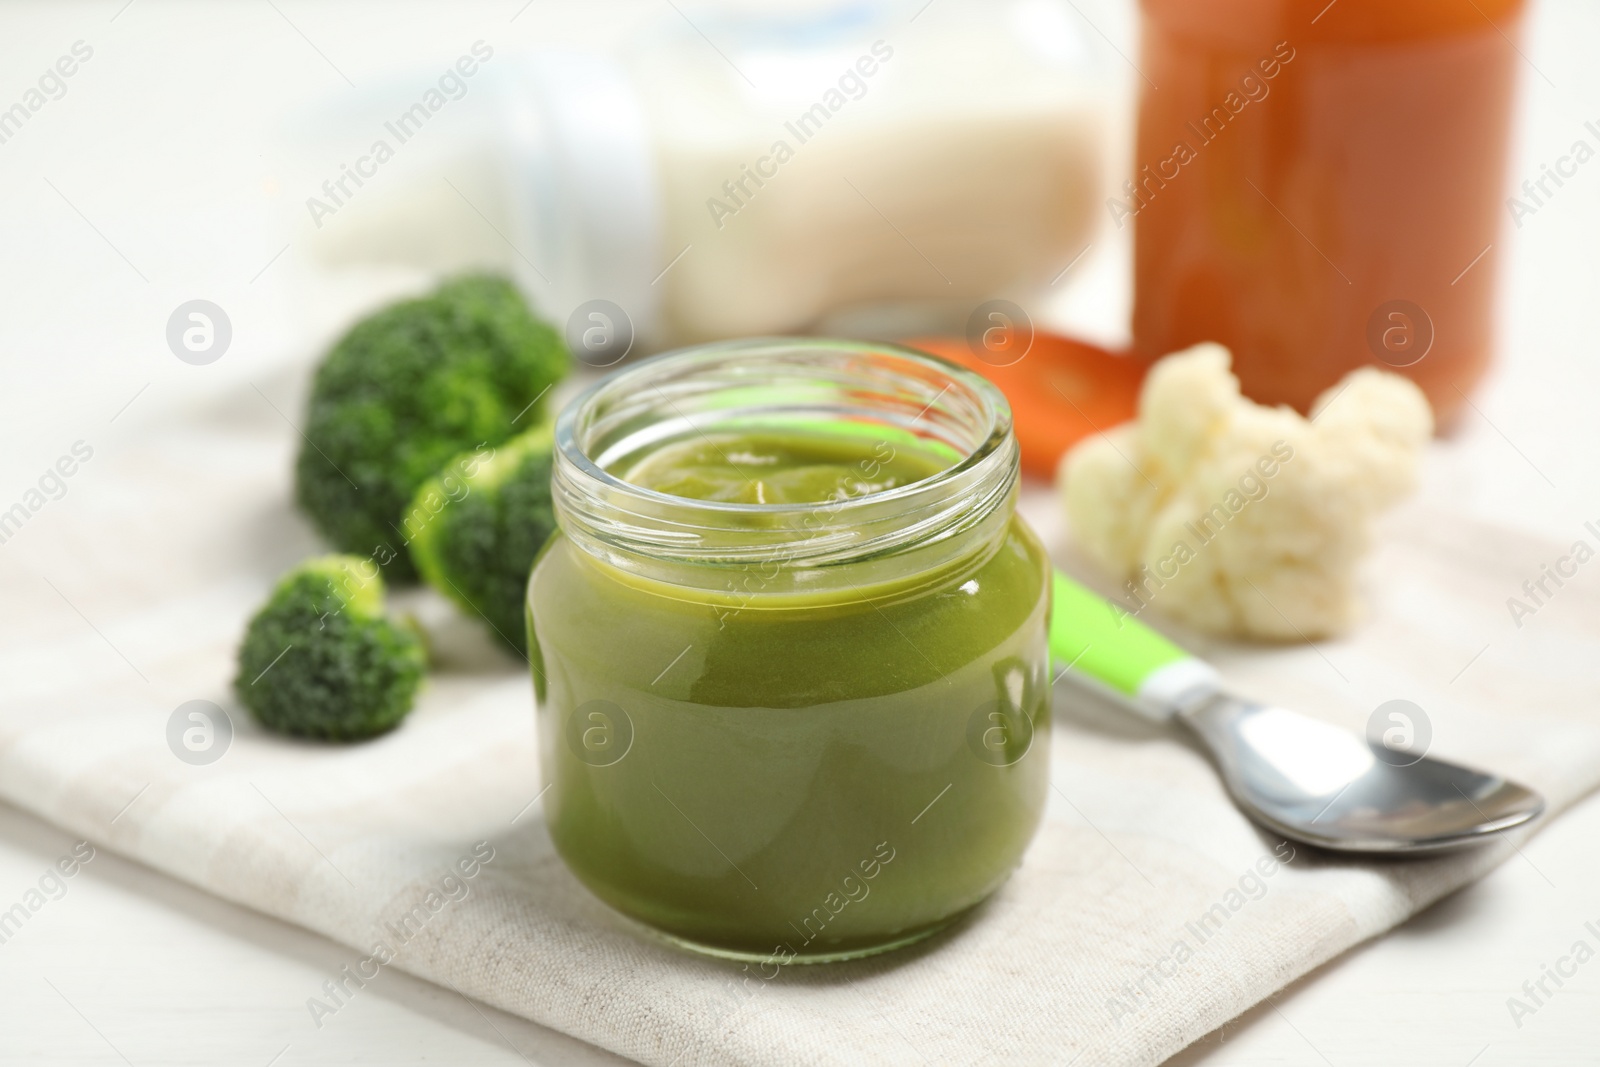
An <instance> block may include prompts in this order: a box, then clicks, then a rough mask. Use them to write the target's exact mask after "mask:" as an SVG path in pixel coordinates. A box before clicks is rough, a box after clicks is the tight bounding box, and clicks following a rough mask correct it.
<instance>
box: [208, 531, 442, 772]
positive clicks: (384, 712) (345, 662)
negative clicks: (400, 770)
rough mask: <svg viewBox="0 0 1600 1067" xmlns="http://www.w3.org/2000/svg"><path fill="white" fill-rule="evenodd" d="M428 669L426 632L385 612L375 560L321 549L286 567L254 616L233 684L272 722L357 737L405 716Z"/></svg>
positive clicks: (313, 733) (292, 729) (305, 732)
mask: <svg viewBox="0 0 1600 1067" xmlns="http://www.w3.org/2000/svg"><path fill="white" fill-rule="evenodd" d="M426 669H427V656H426V653H425V652H424V650H423V646H422V640H421V638H419V637H418V636H417V635H416V634H415V633H413V632H412V631H410V630H408V629H406V628H405V627H403V626H397V625H396V624H394V623H392V622H390V621H389V620H388V619H386V618H385V617H384V615H383V580H382V579H381V578H379V577H378V576H377V569H376V567H375V566H374V565H373V564H372V562H371V561H370V560H363V559H360V558H358V557H356V556H321V557H319V558H317V559H312V560H308V561H306V562H305V563H302V564H301V565H300V566H298V567H296V568H295V569H294V570H292V571H290V572H289V573H288V574H286V575H284V577H283V579H282V580H281V581H279V582H278V585H277V588H275V589H274V590H273V591H272V596H271V597H269V598H268V599H267V602H266V603H265V604H264V605H262V607H261V610H260V611H258V612H256V615H255V618H253V619H251V620H250V626H249V628H248V629H247V630H246V631H245V635H244V642H243V643H242V644H241V645H240V646H239V675H238V677H237V678H235V679H234V682H233V687H234V691H235V692H236V693H237V694H238V696H239V700H240V701H241V702H242V703H243V704H244V705H245V707H247V708H249V709H250V711H251V713H252V714H253V715H255V717H256V720H257V721H258V722H260V723H261V725H263V726H265V727H266V728H267V729H269V730H276V731H277V732H279V733H284V734H293V735H295V736H297V737H316V738H322V739H325V740H330V741H353V740H357V739H359V738H364V737H372V736H373V735H375V734H381V733H383V732H384V731H385V730H389V729H392V728H393V727H394V726H395V725H396V724H397V723H399V721H400V720H401V719H403V718H405V716H406V713H407V712H409V711H410V710H411V704H412V701H413V699H415V697H416V695H417V687H418V686H419V685H420V684H421V683H422V676H423V674H424V672H425V671H426Z"/></svg>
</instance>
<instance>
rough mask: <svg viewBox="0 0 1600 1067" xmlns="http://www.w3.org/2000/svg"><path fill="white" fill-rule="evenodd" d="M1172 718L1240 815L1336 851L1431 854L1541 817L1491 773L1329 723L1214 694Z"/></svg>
mask: <svg viewBox="0 0 1600 1067" xmlns="http://www.w3.org/2000/svg"><path fill="white" fill-rule="evenodd" d="M1176 718H1178V719H1179V720H1180V721H1182V722H1183V723H1184V724H1186V725H1187V726H1188V727H1189V728H1190V729H1191V730H1193V731H1194V732H1195V734H1196V735H1198V736H1199V738H1200V740H1201V741H1202V742H1204V743H1205V745H1206V747H1207V748H1208V749H1209V750H1210V751H1211V755H1212V758H1213V759H1214V760H1215V761H1216V763H1217V766H1218V768H1219V769H1220V770H1221V772H1222V777H1223V780H1224V782H1225V783H1226V784H1227V787H1228V791H1229V792H1230V793H1231V794H1232V795H1233V798H1234V801H1235V802H1236V803H1237V804H1238V805H1239V806H1240V807H1241V808H1242V809H1244V811H1245V813H1246V814H1248V815H1250V816H1251V817H1252V818H1253V819H1255V820H1256V821H1258V822H1260V823H1261V824H1262V825H1264V826H1266V827H1268V828H1270V829H1272V830H1275V831H1277V832H1278V833H1280V834H1283V835H1284V836H1285V837H1289V838H1293V839H1295V840H1298V841H1304V842H1307V843H1309V844H1313V845H1318V846H1320V847H1322V848H1328V849H1335V850H1338V851H1344V852H1389V853H1411V852H1430V851H1438V850H1441V849H1449V848H1457V847H1460V846H1463V845H1470V844H1475V843H1479V842H1483V841H1486V840H1488V839H1489V838H1490V837H1491V836H1492V835H1494V834H1497V833H1501V832H1502V831H1505V830H1510V829H1512V828H1514V827H1517V826H1522V825H1524V824H1526V823H1528V822H1531V821H1532V820H1533V819H1535V818H1537V817H1538V816H1539V814H1540V813H1541V812H1543V811H1544V798H1543V797H1542V796H1540V795H1539V794H1538V793H1536V792H1534V791H1533V790H1531V789H1528V788H1527V787H1526V786H1522V785H1519V784H1518V783H1516V782H1513V781H1511V780H1510V779H1507V778H1504V777H1501V776H1499V775H1493V774H1485V773H1483V772H1481V771H1475V770H1472V769H1470V768H1467V767H1462V766H1459V765H1457V764H1454V763H1448V762H1446V761H1444V760H1441V759H1435V758H1433V757H1431V756H1424V755H1415V756H1414V758H1413V756H1412V755H1405V754H1402V755H1401V756H1400V757H1399V758H1396V754H1395V753H1394V752H1393V750H1389V749H1384V748H1382V746H1380V745H1376V744H1373V743H1370V742H1368V741H1366V740H1365V739H1363V738H1359V737H1357V736H1355V735H1354V734H1351V733H1349V732H1347V731H1345V730H1341V729H1339V728H1338V727H1336V726H1330V725H1329V724H1327V723H1324V722H1319V721H1318V720H1316V719H1312V718H1309V717H1307V716H1305V715H1300V714H1297V713H1295V712H1292V711H1288V710H1285V709H1283V708H1278V707H1272V706H1269V705H1263V704H1257V703H1254V702H1252V701H1248V700H1243V699H1241V698H1239V697H1236V696H1233V695H1231V694H1229V693H1225V692H1218V693H1214V694H1213V695H1211V696H1209V697H1207V698H1206V699H1204V700H1202V701H1199V702H1197V703H1195V704H1193V705H1191V706H1189V707H1186V708H1182V709H1179V710H1178V711H1177V715H1176Z"/></svg>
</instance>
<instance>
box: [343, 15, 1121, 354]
mask: <svg viewBox="0 0 1600 1067" xmlns="http://www.w3.org/2000/svg"><path fill="white" fill-rule="evenodd" d="M677 6H678V7H679V8H680V9H681V12H682V14H679V13H677V12H673V11H672V10H671V9H668V10H667V11H666V13H665V15H664V18H663V20H662V21H660V22H659V23H658V24H656V25H653V26H651V27H650V29H649V30H648V31H646V32H642V33H639V34H636V35H635V36H633V37H632V38H631V39H630V40H629V41H628V43H627V44H626V45H625V47H623V48H622V49H620V50H618V51H617V52H616V53H615V54H604V53H598V52H591V53H577V52H571V51H563V52H550V51H547V52H543V53H536V54H534V55H531V56H526V55H525V56H511V55H509V54H507V55H506V56H505V57H504V59H501V58H500V57H499V56H497V57H496V60H495V61H493V62H491V63H487V64H485V65H484V66H485V68H489V67H494V68H495V72H494V77H495V82H494V84H495V91H494V92H493V93H492V94H490V97H489V98H480V99H481V100H482V101H483V102H481V103H480V104H479V105H477V106H479V107H480V108H481V107H484V106H485V104H488V109H489V110H491V111H493V112H494V114H493V117H492V118H490V119H489V120H488V121H486V122H485V121H483V120H482V119H480V120H478V122H477V126H478V127H481V129H482V130H488V131H491V132H490V133H489V139H490V141H491V142H492V149H493V151H492V153H489V155H492V156H493V157H494V162H493V163H492V168H494V169H498V170H499V172H500V177H501V179H502V182H503V192H504V194H505V197H504V201H503V203H501V204H499V205H492V204H491V203H490V200H491V199H492V198H491V197H490V196H489V195H488V193H484V194H483V199H475V202H474V203H473V205H472V206H473V207H474V209H476V210H477V211H478V212H479V213H480V214H482V215H484V216H485V217H486V218H488V219H492V220H494V221H493V225H495V226H496V227H503V229H502V232H503V233H504V235H505V237H506V238H507V242H506V243H509V244H510V245H512V246H513V247H514V248H515V249H516V250H517V251H518V253H519V254H518V255H515V256H508V257H507V258H506V260H505V261H504V263H503V264H502V265H503V266H505V267H507V268H508V269H511V270H512V271H514V272H515V273H516V275H517V277H518V278H519V280H520V282H521V283H522V284H523V286H524V288H525V289H526V290H527V291H528V293H529V294H530V296H531V297H532V298H533V300H534V302H535V304H536V305H537V306H539V308H540V309H541V310H542V311H543V313H544V314H546V315H547V316H549V317H551V318H552V319H553V320H554V321H556V322H557V323H558V324H567V326H568V336H569V339H575V334H574V331H573V323H574V322H576V323H577V324H578V326H579V327H580V328H582V327H583V326H585V325H587V324H589V323H591V322H592V323H594V324H596V325H598V326H600V327H602V329H601V330H600V331H599V332H598V333H596V334H595V335H594V336H601V335H605V336H610V335H611V333H613V332H614V333H616V334H618V335H619V336H626V335H627V334H628V333H629V332H631V335H632V337H633V338H634V339H635V340H636V342H637V348H638V349H640V350H642V349H648V348H659V347H664V346H668V345H679V344H685V343H690V342H700V341H708V340H715V339H721V338H730V337H737V336H745V335H751V334H780V333H797V332H805V331H813V330H829V331H842V332H844V333H852V334H857V335H861V334H879V335H882V334H886V333H887V334H892V333H895V332H900V331H912V330H924V329H948V328H951V327H955V328H959V327H960V326H961V324H963V323H964V322H965V321H966V319H967V317H968V315H969V314H971V313H972V311H973V310H974V308H975V307H976V305H977V304H979V303H980V302H982V301H984V300H987V299H990V298H995V297H1005V298H1009V299H1012V300H1016V301H1018V302H1021V301H1024V300H1027V299H1028V298H1030V297H1031V296H1034V295H1036V294H1037V293H1038V292H1039V291H1040V290H1042V289H1044V288H1046V287H1048V286H1049V285H1050V283H1051V281H1052V279H1054V278H1056V277H1057V276H1058V275H1059V274H1060V272H1061V271H1062V270H1063V269H1064V268H1065V267H1066V266H1067V265H1068V264H1069V263H1071V262H1072V261H1073V260H1074V258H1075V257H1076V256H1077V255H1078V254H1079V253H1080V252H1081V251H1083V249H1084V248H1085V246H1086V245H1087V244H1088V242H1089V241H1090V239H1091V231H1092V229H1093V227H1094V225H1095V220H1096V218H1097V209H1096V205H1097V203H1098V200H1099V191H1100V188H1101V184H1102V182H1101V178H1102V169H1103V159H1102V140H1103V136H1102V125H1103V118H1104V114H1103V113H1104V101H1105V93H1104V89H1103V85H1104V78H1103V72H1102V70H1101V62H1100V60H1099V57H1098V55H1097V54H1096V53H1095V52H1094V51H1093V50H1092V49H1091V47H1090V44H1089V39H1088V36H1087V35H1088V33H1089V32H1091V31H1089V30H1088V29H1087V27H1086V25H1085V23H1084V22H1083V21H1082V19H1081V18H1080V17H1079V16H1078V15H1077V14H1075V13H1074V12H1073V10H1072V8H1071V6H1070V5H1068V4H1066V3H1065V2H1063V0H932V3H925V0H904V2H901V0H854V2H845V3H841V2H838V0H824V2H822V3H820V4H819V3H803V4H802V3H788V4H782V3H773V2H772V0H767V2H766V3H763V4H760V5H755V4H727V3H723V4H720V5H713V6H707V5H705V4H692V3H689V2H680V3H679V4H678V5H677ZM497 63H498V66H496V64H497ZM486 72H487V71H486ZM490 99H492V104H490V103H488V101H489V100H490ZM454 106H455V105H452V107H454ZM464 110H465V109H463V111H464ZM459 128H461V129H466V128H468V127H467V126H465V125H462V126H460V127H459ZM464 136H470V137H477V138H479V139H482V138H483V137H484V136H485V134H484V133H483V132H479V133H476V134H467V135H464ZM468 154H471V153H468ZM476 155H477V156H478V157H479V158H480V169H481V166H482V163H483V161H484V160H487V159H488V155H486V154H485V153H483V152H481V151H480V152H478V153H476ZM470 183H471V178H470V176H469V177H457V178H455V179H453V180H452V184H453V185H455V186H456V188H457V189H458V190H460V191H461V193H462V195H467V190H468V189H469V188H477V189H485V188H487V185H486V184H485V183H483V182H478V183H476V184H470ZM435 185H437V186H438V188H436V189H434V192H436V193H438V195H439V197H440V201H439V206H440V208H441V209H443V208H445V207H447V206H448V205H449V203H450V202H452V201H454V200H456V199H457V198H456V195H455V193H454V192H452V191H451V190H449V189H445V188H444V186H443V185H439V184H438V183H437V180H435ZM430 195H431V194H430ZM473 196H474V197H475V198H476V197H477V194H473ZM428 214H429V211H428V210H427V209H426V208H423V207H421V206H420V205H419V207H418V208H415V209H408V210H406V211H404V212H389V213H386V221H385V224H384V227H383V231H384V232H385V233H386V234H387V236H386V238H385V239H386V240H388V241H390V242H391V243H392V242H393V241H394V240H395V237H394V232H395V231H394V229H393V227H394V226H396V225H405V224H407V223H406V221H405V220H407V219H411V220H415V219H418V218H419V216H426V215H428ZM440 217H443V216H442V215H441V216H440ZM468 223H469V224H470V225H478V223H476V222H475V221H473V220H468ZM329 228H330V229H331V228H332V227H331V225H330V227H329ZM352 232H354V231H352ZM342 258H343V257H342ZM445 258H446V259H448V258H449V257H445ZM596 301H607V302H609V306H603V305H598V304H596V303H595V302H596ZM596 308H598V309H599V311H598V314H600V315H601V318H595V317H594V315H595V314H596V313H597V312H596V311H595V309H596ZM617 308H620V309H621V312H622V316H623V317H625V320H626V321H615V320H617V319H618V318H619V316H618V315H617V313H616V309H617ZM579 354H580V355H584V353H583V352H581V351H580V353H579ZM618 358H620V356H619V357H618ZM596 361H598V362H604V360H591V362H596Z"/></svg>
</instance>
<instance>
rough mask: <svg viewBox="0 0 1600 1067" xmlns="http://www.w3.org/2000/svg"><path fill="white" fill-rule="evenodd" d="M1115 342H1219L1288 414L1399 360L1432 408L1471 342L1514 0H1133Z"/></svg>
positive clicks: (1169, 345) (1461, 397)
mask: <svg viewBox="0 0 1600 1067" xmlns="http://www.w3.org/2000/svg"><path fill="white" fill-rule="evenodd" d="M1141 6H1142V8H1143V12H1144V35H1143V41H1144V43H1143V62H1142V64H1141V66H1142V69H1143V71H1144V73H1145V75H1146V77H1147V79H1148V81H1149V82H1151V83H1153V85H1154V86H1158V87H1159V88H1147V90H1146V91H1145V93H1144V96H1143V100H1142V102H1141V105H1140V110H1139V134H1138V149H1137V152H1138V155H1137V159H1136V166H1137V167H1138V170H1137V173H1136V174H1135V175H1134V177H1133V179H1132V180H1131V181H1130V182H1129V183H1127V184H1126V185H1125V186H1124V189H1123V195H1122V199H1121V200H1120V201H1113V203H1112V206H1111V210H1112V214H1113V216H1114V217H1117V218H1118V221H1119V223H1120V222H1122V221H1124V220H1125V219H1127V218H1132V219H1133V225H1134V240H1135V275H1136V280H1135V293H1134V315H1133V334H1134V345H1135V347H1136V348H1137V349H1138V350H1139V352H1140V353H1141V355H1143V356H1145V357H1147V358H1150V359H1155V358H1159V357H1161V356H1164V355H1166V354H1167V353H1169V352H1174V351H1177V350H1178V349H1181V348H1185V347H1188V346H1189V345H1191V344H1194V343H1197V342H1200V341H1219V342H1221V343H1222V344H1224V345H1227V346H1228V348H1230V349H1231V350H1232V351H1233V357H1234V370H1235V371H1236V372H1237V373H1238V375H1239V379H1240V383H1241V385H1242V386H1243V387H1244V391H1245V393H1246V394H1248V395H1249V396H1250V397H1251V398H1252V399H1254V400H1256V401H1258V402H1261V403H1267V404H1275V403H1288V404H1292V405H1293V406H1295V407H1297V408H1299V409H1300V410H1301V411H1302V412H1304V411H1306V410H1307V409H1308V408H1309V407H1310V405H1311V402H1312V401H1313V400H1314V399H1315V398H1316V396H1317V394H1318V393H1320V392H1322V391H1323V390H1324V389H1327V388H1328V387H1329V386H1331V385H1333V384H1334V383H1335V382H1337V381H1338V380H1339V379H1340V378H1341V377H1343V376H1344V374H1345V373H1347V372H1348V371H1350V370H1352V369H1354V368H1356V367H1358V366H1361V365H1363V364H1369V365H1370V364H1376V365H1378V366H1380V367H1385V368H1388V369H1394V370H1396V371H1398V372H1399V373H1402V374H1405V375H1408V376H1409V377H1411V378H1412V379H1414V380H1415V381H1416V382H1417V384H1418V385H1420V386H1421V387H1422V389H1423V391H1424V392H1425V393H1427V395H1428V399H1429V400H1430V401H1431V402H1432V404H1433V407H1434V411H1435V414H1436V416H1437V418H1438V421H1439V422H1441V423H1443V424H1448V423H1449V421H1450V419H1451V417H1452V416H1453V415H1454V413H1455V412H1456V411H1457V410H1458V409H1459V408H1460V407H1461V405H1462V404H1464V403H1465V396H1466V394H1467V393H1468V392H1469V391H1470V390H1471V388H1472V386H1473V384H1474V383H1475V382H1477V380H1478V379H1479V378H1480V377H1482V375H1483V373H1484V371H1485V370H1486V368H1487V366H1488V363H1489V356H1490V351H1491V345H1492V342H1493V334H1494V322H1493V309H1494V303H1495V301H1494V278H1495V273H1496V259H1497V256H1496V254H1495V252H1494V251H1493V246H1494V245H1496V243H1497V241H1498V233H1499V231H1500V227H1501V225H1502V224H1503V219H1504V218H1505V216H1504V215H1503V214H1502V211H1503V210H1504V209H1503V207H1502V203H1503V201H1502V198H1503V197H1504V196H1505V184H1506V182H1505V172H1506V153H1507V144H1508V139H1509V131H1510V125H1511V112H1512V103H1513V91H1514V88H1515V84H1516V77H1515V75H1516V66H1517V64H1518V62H1519V59H1518V56H1517V52H1516V49H1515V46H1514V45H1513V44H1512V41H1513V39H1514V38H1515V36H1516V34H1517V32H1518V27H1519V25H1520V22H1521V16H1522V10H1523V0H1478V2H1475V3H1457V2H1456V0H1406V2H1404V3H1396V2H1394V0H1339V2H1338V3H1326V0H1319V2H1314V3H1309V4H1307V3H1300V2H1291V0H1142V5H1141Z"/></svg>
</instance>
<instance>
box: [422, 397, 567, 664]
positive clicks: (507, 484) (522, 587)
mask: <svg viewBox="0 0 1600 1067" xmlns="http://www.w3.org/2000/svg"><path fill="white" fill-rule="evenodd" d="M551 460H552V433H551V429H550V427H548V426H543V427H540V428H538V429H535V430H531V431H529V432H527V433H525V434H522V435H521V436H518V437H514V438H512V439H511V440H510V441H508V442H506V443H505V444H504V445H502V446H500V448H498V449H497V450H496V451H495V452H494V454H493V455H492V456H488V457H485V456H484V455H483V453H482V452H478V453H474V454H469V455H464V456H460V457H457V459H456V460H455V461H454V462H453V463H451V464H450V466H449V467H447V468H445V470H444V471H442V472H441V473H440V475H439V477H437V478H435V479H434V480H433V481H430V482H428V483H427V484H426V485H424V486H423V487H422V490H421V492H419V493H418V494H417V497H416V499H415V500H414V501H413V502H412V505H411V510H410V511H409V512H408V513H407V515H406V528H407V530H408V532H410V533H411V534H412V540H411V559H412V561H413V562H414V563H415V564H416V567H417V570H418V571H420V572H421V573H422V576H423V578H424V579H426V580H427V582H428V584H429V585H431V586H433V587H434V588H435V589H437V590H439V591H440V592H441V593H443V594H444V595H445V596H447V597H449V598H450V599H452V600H454V601H455V602H456V603H458V604H460V605H461V606H462V607H463V608H466V609H467V610H468V611H471V612H474V613H476V614H477V615H479V616H480V617H482V618H483V619H484V620H485V621H486V622H487V623H488V624H489V626H490V627H491V628H492V629H493V630H494V632H495V633H496V634H497V635H498V636H499V638H500V640H501V642H502V643H503V644H504V645H506V646H507V647H508V648H510V649H512V650H513V651H514V652H516V653H517V654H518V655H519V656H522V657H523V658H524V659H526V658H527V655H528V634H527V624H526V623H525V621H524V617H523V601H524V598H525V597H526V595H527V588H528V572H529V571H530V570H532V569H533V560H534V557H535V556H537V555H538V554H539V549H541V548H543V547H544V543H545V541H547V540H548V539H549V537H550V534H551V533H552V532H554V530H555V528H556V518H555V512H554V509H553V507H552V504H551V501H550V468H551Z"/></svg>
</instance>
